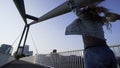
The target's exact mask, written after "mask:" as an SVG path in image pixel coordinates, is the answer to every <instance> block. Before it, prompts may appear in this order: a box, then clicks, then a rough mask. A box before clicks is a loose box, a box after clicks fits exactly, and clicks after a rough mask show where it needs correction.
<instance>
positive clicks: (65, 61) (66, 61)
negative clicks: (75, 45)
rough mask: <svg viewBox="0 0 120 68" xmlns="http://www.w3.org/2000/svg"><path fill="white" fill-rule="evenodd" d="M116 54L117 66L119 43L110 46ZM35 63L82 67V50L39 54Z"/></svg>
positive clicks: (69, 67) (51, 65) (119, 54)
mask: <svg viewBox="0 0 120 68" xmlns="http://www.w3.org/2000/svg"><path fill="white" fill-rule="evenodd" d="M110 48H111V49H112V50H113V52H114V53H115V55H116V58H117V62H118V68H119V65H120V45H116V46H110ZM35 63H37V64H43V65H47V66H50V67H54V68H84V52H83V50H74V51H66V52H59V53H51V54H40V55H37V56H36V58H35Z"/></svg>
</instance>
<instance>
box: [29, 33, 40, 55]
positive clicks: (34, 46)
mask: <svg viewBox="0 0 120 68" xmlns="http://www.w3.org/2000/svg"><path fill="white" fill-rule="evenodd" d="M30 36H31V39H32V41H33V46H34V49H35V50H36V53H37V54H39V52H38V50H37V48H36V44H35V41H34V39H33V36H32V34H31V32H30Z"/></svg>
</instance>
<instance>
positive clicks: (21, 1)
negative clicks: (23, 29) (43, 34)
mask: <svg viewBox="0 0 120 68" xmlns="http://www.w3.org/2000/svg"><path fill="white" fill-rule="evenodd" d="M13 1H14V3H15V5H16V7H17V9H18V11H19V13H20V15H21V16H22V18H23V20H24V22H25V24H26V25H27V19H26V15H25V14H26V12H25V5H24V0H13Z"/></svg>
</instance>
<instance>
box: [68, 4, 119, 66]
mask: <svg viewBox="0 0 120 68" xmlns="http://www.w3.org/2000/svg"><path fill="white" fill-rule="evenodd" d="M74 6H75V5H74ZM74 11H75V12H76V15H77V16H78V18H77V19H76V20H75V21H74V22H73V23H71V24H70V25H69V26H68V27H67V29H66V35H70V34H72V35H73V34H78V35H82V37H83V42H84V48H85V51H84V53H85V55H84V56H85V68H117V62H116V59H115V56H114V53H113V52H112V50H111V49H110V48H109V47H108V45H107V43H106V39H105V37H104V31H103V28H102V26H103V25H104V24H107V27H108V28H109V27H110V26H109V25H110V23H109V22H110V21H112V22H113V21H116V20H118V19H119V20H120V15H118V14H115V13H111V12H109V11H108V10H107V9H106V8H104V7H96V6H87V7H84V8H79V7H77V8H76V9H74ZM101 13H102V14H101Z"/></svg>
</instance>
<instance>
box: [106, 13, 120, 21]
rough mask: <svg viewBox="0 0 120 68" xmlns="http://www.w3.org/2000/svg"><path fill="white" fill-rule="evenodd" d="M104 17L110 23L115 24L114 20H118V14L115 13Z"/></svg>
mask: <svg viewBox="0 0 120 68" xmlns="http://www.w3.org/2000/svg"><path fill="white" fill-rule="evenodd" d="M106 17H107V18H108V20H109V21H110V22H115V21H116V20H120V14H117V13H111V12H109V13H106Z"/></svg>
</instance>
